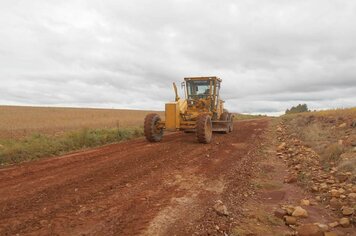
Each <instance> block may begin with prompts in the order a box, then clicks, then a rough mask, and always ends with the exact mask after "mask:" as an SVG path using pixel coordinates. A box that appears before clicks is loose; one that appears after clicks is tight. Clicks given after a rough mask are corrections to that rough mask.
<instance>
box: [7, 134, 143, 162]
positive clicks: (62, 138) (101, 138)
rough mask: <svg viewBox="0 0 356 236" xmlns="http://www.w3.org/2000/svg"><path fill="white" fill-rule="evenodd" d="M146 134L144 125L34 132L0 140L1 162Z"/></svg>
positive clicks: (33, 157)
mask: <svg viewBox="0 0 356 236" xmlns="http://www.w3.org/2000/svg"><path fill="white" fill-rule="evenodd" d="M142 135H143V129H142V128H120V129H119V128H110V129H82V130H78V131H71V132H67V133H64V134H62V135H57V136H50V135H44V134H33V135H30V136H28V137H25V138H23V139H20V140H15V139H4V140H0V165H2V166H4V165H8V164H14V163H19V162H23V161H30V160H36V159H39V158H43V157H50V156H58V155H61V154H64V153H67V152H70V151H74V150H80V149H83V148H88V147H96V146H100V145H104V144H109V143H115V142H120V141H124V140H129V139H133V138H137V137H141V136H142Z"/></svg>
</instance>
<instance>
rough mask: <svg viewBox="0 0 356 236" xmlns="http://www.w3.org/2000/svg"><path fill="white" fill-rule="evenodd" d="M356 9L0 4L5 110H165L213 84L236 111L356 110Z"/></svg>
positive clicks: (320, 0)
mask: <svg viewBox="0 0 356 236" xmlns="http://www.w3.org/2000/svg"><path fill="white" fill-rule="evenodd" d="M355 22H356V3H355V1H351V0H350V1H342V2H341V1H336V0H330V1H325V0H311V1H296V0H295V1H283V0H270V1H257V0H255V1H254V0H252V1H251V0H246V1H238V2H236V1H232V0H228V1H224V3H219V2H216V1H202V0H201V1H181V0H179V1H178V0H169V1H163V0H160V1H154V2H151V1H114V0H112V1H98V0H96V1H94V0H92V1H82V0H74V1H60V2H58V1H51V0H50V1H45V0H37V1H31V2H29V1H24V0H23V1H11V2H10V1H8V2H6V1H2V2H1V3H0V65H1V66H0V81H1V86H0V103H1V104H29V105H57V106H59V105H64V106H87V107H96V106H98V107H116V108H135V109H163V108H164V102H166V101H168V100H172V99H173V91H172V88H171V83H172V82H173V81H176V82H179V81H180V80H181V79H182V78H183V77H185V76H197V75H217V76H220V77H221V78H222V79H223V88H222V94H223V96H224V99H225V100H226V105H227V107H228V108H229V109H231V110H233V111H237V112H253V113H258V112H261V113H276V112H279V111H283V110H285V109H286V108H288V107H290V106H292V105H295V104H297V103H300V102H306V103H308V104H309V106H310V107H311V108H313V109H321V108H335V107H348V106H355V105H356V102H355V101H356V54H355V52H356V44H355V43H354V42H356V23H355Z"/></svg>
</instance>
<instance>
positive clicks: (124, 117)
mask: <svg viewBox="0 0 356 236" xmlns="http://www.w3.org/2000/svg"><path fill="white" fill-rule="evenodd" d="M147 113H149V111H140V110H123V109H90V108H54V107H51V108H49V107H22V106H0V139H4V138H5V139H9V138H10V139H17V138H22V137H25V136H28V135H32V134H34V133H36V134H49V135H60V134H61V133H63V132H66V131H73V130H80V129H83V128H100V129H103V128H118V127H119V128H127V127H138V126H142V124H143V119H144V117H145V115H146V114H147ZM158 113H159V114H160V115H161V116H163V112H158Z"/></svg>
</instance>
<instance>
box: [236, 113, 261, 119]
mask: <svg viewBox="0 0 356 236" xmlns="http://www.w3.org/2000/svg"><path fill="white" fill-rule="evenodd" d="M262 117H267V116H266V115H251V114H241V113H235V114H234V119H235V120H248V119H258V118H262Z"/></svg>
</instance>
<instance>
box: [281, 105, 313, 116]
mask: <svg viewBox="0 0 356 236" xmlns="http://www.w3.org/2000/svg"><path fill="white" fill-rule="evenodd" d="M301 112H309V109H308V106H307V104H298V105H297V106H293V107H291V108H290V109H287V110H286V114H293V113H301Z"/></svg>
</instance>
